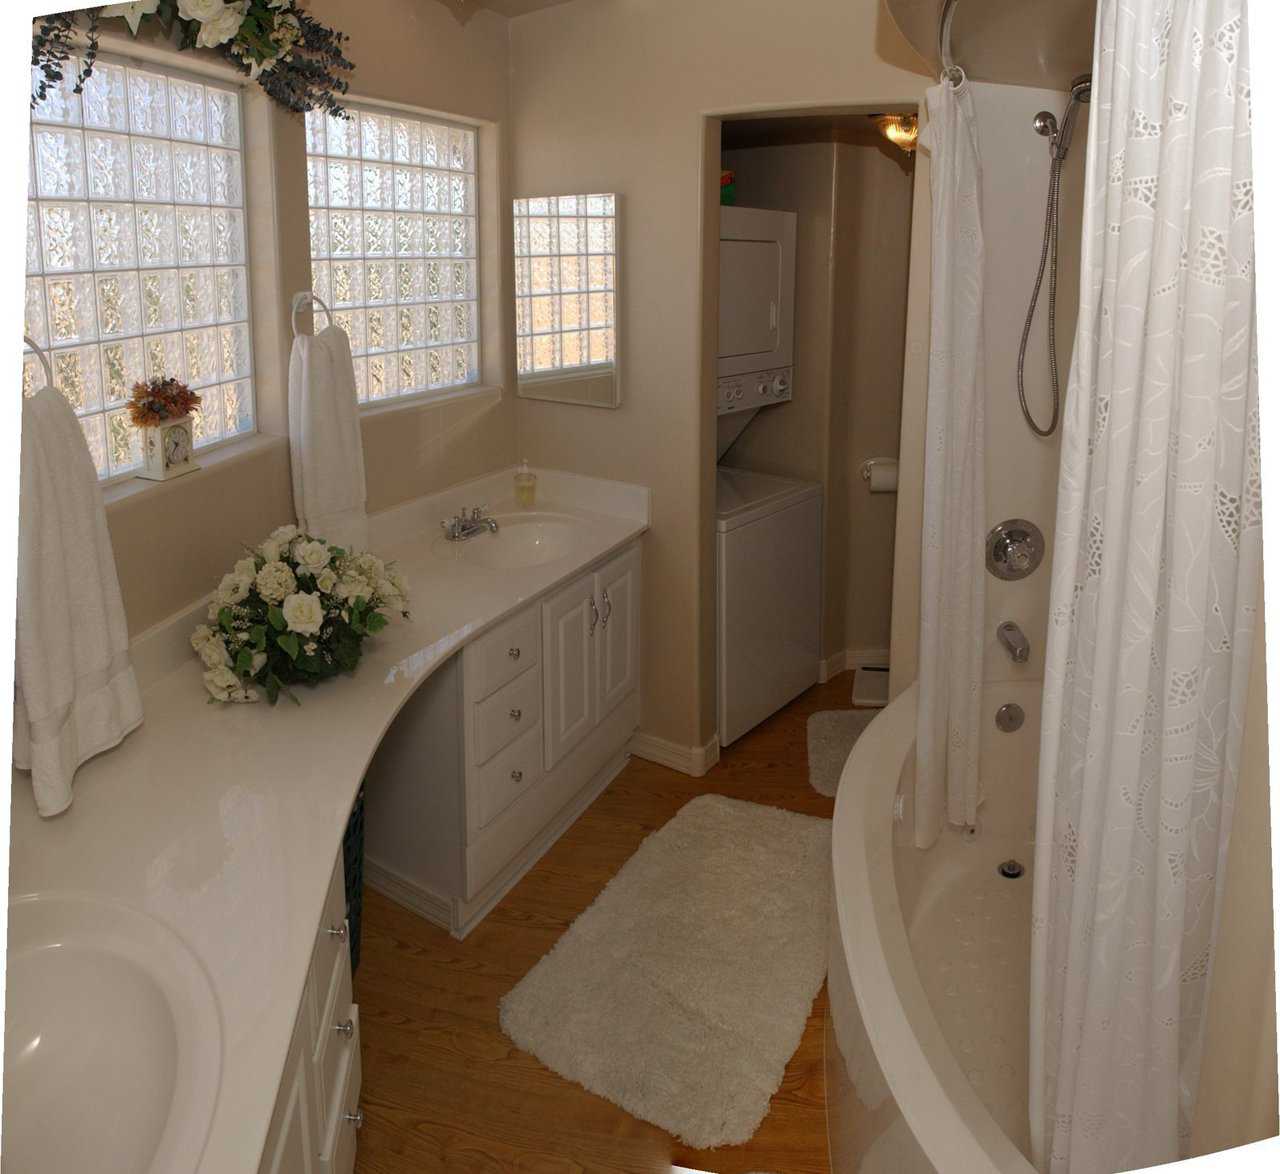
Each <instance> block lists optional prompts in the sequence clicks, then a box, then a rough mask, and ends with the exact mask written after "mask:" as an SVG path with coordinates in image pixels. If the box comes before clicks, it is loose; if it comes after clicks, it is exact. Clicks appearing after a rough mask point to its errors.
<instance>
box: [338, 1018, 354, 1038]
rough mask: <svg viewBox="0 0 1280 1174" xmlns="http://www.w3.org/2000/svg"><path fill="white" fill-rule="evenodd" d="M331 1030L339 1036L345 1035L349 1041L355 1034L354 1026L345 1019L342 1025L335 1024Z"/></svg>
mask: <svg viewBox="0 0 1280 1174" xmlns="http://www.w3.org/2000/svg"><path fill="white" fill-rule="evenodd" d="M333 1030H334V1031H336V1032H337V1033H338V1034H339V1035H345V1036H346V1037H347V1039H350V1038H351V1037H352V1036H353V1035H354V1034H355V1030H356V1025H355V1024H354V1023H353V1022H352V1021H351V1020H350V1019H347V1020H345V1021H344V1022H342V1023H335V1024H334V1025H333Z"/></svg>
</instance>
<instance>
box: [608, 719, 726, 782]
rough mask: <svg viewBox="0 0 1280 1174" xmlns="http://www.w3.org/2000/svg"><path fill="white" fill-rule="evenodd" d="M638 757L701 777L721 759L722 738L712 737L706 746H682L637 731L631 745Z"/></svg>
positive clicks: (632, 736) (682, 772)
mask: <svg viewBox="0 0 1280 1174" xmlns="http://www.w3.org/2000/svg"><path fill="white" fill-rule="evenodd" d="M629 749H630V751H631V753H632V754H634V755H635V756H636V757H637V758H644V759H646V760H648V761H649V762H656V763H658V764H659V765H660V766H669V767H671V769H672V770H678V771H679V772H680V773H681V774H686V775H692V776H693V777H694V778H695V779H700V778H702V776H703V775H704V774H706V773H707V771H709V770H710V769H711V768H712V767H713V766H715V764H716V763H717V762H719V761H720V739H719V738H712V739H711V741H710V742H708V743H707V744H706V745H705V746H681V745H680V744H679V743H677V742H668V741H667V740H666V739H665V738H659V737H656V736H655V735H653V734H645V733H642V732H639V731H637V732H636V733H634V734H632V735H631V745H630V747H629Z"/></svg>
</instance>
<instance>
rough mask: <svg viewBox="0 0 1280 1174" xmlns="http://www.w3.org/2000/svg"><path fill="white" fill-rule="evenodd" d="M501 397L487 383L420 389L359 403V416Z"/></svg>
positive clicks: (499, 389)
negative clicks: (407, 393) (414, 391)
mask: <svg viewBox="0 0 1280 1174" xmlns="http://www.w3.org/2000/svg"><path fill="white" fill-rule="evenodd" d="M485 398H488V399H491V400H492V401H493V402H494V403H497V402H498V400H500V399H501V398H502V388H501V387H496V386H494V385H493V384H489V383H469V384H467V386H465V387H449V388H445V389H444V390H442V391H420V392H417V393H416V394H414V395H398V396H395V397H394V398H393V399H385V400H373V401H372V402H371V403H364V404H361V405H360V418H361V419H364V418H365V417H367V416H385V415H390V414H391V413H393V412H399V411H404V410H407V409H409V408H431V407H435V406H436V405H437V404H451V403H456V402H457V401H459V400H469V399H485Z"/></svg>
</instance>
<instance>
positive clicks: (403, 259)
mask: <svg viewBox="0 0 1280 1174" xmlns="http://www.w3.org/2000/svg"><path fill="white" fill-rule="evenodd" d="M350 113H351V117H350V118H349V119H343V118H336V117H334V116H332V115H327V114H325V113H323V112H322V111H312V112H311V113H309V114H308V115H307V189H308V195H309V201H310V205H311V282H312V290H313V291H314V292H315V293H316V294H317V295H318V296H319V297H320V298H322V299H323V300H324V301H325V303H326V304H327V305H329V306H330V307H332V309H333V320H334V322H335V323H336V324H337V325H339V326H341V327H342V328H343V329H344V330H345V331H346V332H347V336H348V337H349V338H350V340H351V353H352V355H353V357H354V359H355V374H356V395H357V397H358V398H359V400H360V402H361V403H374V402H378V401H381V400H386V399H392V398H394V397H396V396H403V395H417V394H421V393H424V392H432V391H442V390H444V389H446V388H450V387H462V386H465V385H466V384H469V383H475V382H477V381H478V380H479V378H480V355H479V346H478V343H477V337H478V327H479V323H478V315H477V312H476V132H475V131H474V130H473V129H472V128H471V127H466V126H451V125H448V124H445V123H441V122H435V121H431V120H428V119H424V118H417V117H415V116H413V115H411V114H404V113H400V112H397V111H382V110H377V109H372V108H353V109H351V111H350Z"/></svg>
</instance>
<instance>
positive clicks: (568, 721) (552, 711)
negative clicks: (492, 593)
mask: <svg viewBox="0 0 1280 1174" xmlns="http://www.w3.org/2000/svg"><path fill="white" fill-rule="evenodd" d="M594 587H595V576H594V575H583V576H582V578H580V579H577V580H575V581H574V582H573V583H571V584H570V585H569V586H568V587H566V588H565V589H564V590H563V591H561V592H559V593H558V594H557V595H554V596H553V597H552V598H551V599H550V600H548V601H547V602H546V603H544V604H543V605H542V658H543V668H544V675H543V682H544V688H545V696H544V697H543V726H544V729H545V734H546V754H547V769H548V770H550V769H551V767H553V766H554V765H555V764H556V763H557V762H559V761H560V759H562V758H563V757H564V756H565V755H566V754H568V753H569V751H570V750H572V749H573V748H574V747H575V746H576V745H577V744H578V743H579V742H581V741H582V739H583V738H585V737H586V736H587V735H588V734H589V733H590V732H591V729H592V727H593V726H594V725H595V723H596V711H597V698H596V681H595V643H596V634H597V630H598V628H599V622H600V621H599V611H598V610H597V607H596V602H595V599H594V596H593V589H594Z"/></svg>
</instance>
